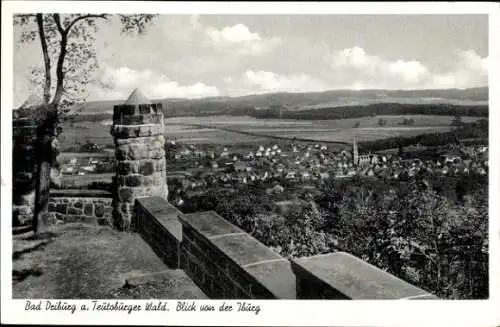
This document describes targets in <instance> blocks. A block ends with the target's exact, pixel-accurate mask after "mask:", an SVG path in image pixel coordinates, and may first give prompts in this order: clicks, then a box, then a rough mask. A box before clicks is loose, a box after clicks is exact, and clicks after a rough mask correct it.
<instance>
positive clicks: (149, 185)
mask: <svg viewBox="0 0 500 327" xmlns="http://www.w3.org/2000/svg"><path fill="white" fill-rule="evenodd" d="M139 109H140V110H139ZM156 110H157V109H156V107H154V106H152V105H145V106H116V107H115V108H114V111H115V112H114V116H113V124H114V125H113V128H112V134H113V136H114V137H115V154H116V180H115V182H116V186H117V190H116V193H115V194H114V200H113V207H114V212H113V215H114V225H115V226H116V227H118V228H119V229H122V230H128V229H133V228H134V219H133V216H134V201H135V200H136V199H137V198H141V197H145V196H159V197H163V198H167V196H168V188H167V178H166V159H165V149H164V145H165V138H164V137H163V135H162V133H163V116H162V114H161V111H156ZM139 112H140V114H139ZM148 112H149V113H148Z"/></svg>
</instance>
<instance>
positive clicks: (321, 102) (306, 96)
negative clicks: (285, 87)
mask: <svg viewBox="0 0 500 327" xmlns="http://www.w3.org/2000/svg"><path fill="white" fill-rule="evenodd" d="M124 101H125V99H123V100H109V101H90V102H87V103H83V104H78V105H77V106H75V109H74V112H78V114H80V115H88V114H90V115H95V114H111V113H112V112H113V106H114V105H116V104H120V103H123V102H124ZM154 102H161V103H162V104H163V106H164V108H165V111H166V112H165V113H166V114H167V115H169V116H170V115H173V116H176V115H180V114H185V115H198V114H203V115H207V114H220V113H226V114H237V113H241V114H248V112H249V111H253V110H262V109H269V108H270V107H271V108H273V107H274V108H282V109H283V110H286V111H299V110H310V109H321V108H335V107H349V106H364V105H370V104H376V103H401V104H452V105H487V103H488V88H487V87H481V88H471V89H464V90H459V89H443V90H409V91H405V90H360V91H354V90H333V91H325V92H307V93H285V92H282V93H267V94H258V95H246V96H240V97H212V98H203V99H172V98H165V99H159V100H154Z"/></svg>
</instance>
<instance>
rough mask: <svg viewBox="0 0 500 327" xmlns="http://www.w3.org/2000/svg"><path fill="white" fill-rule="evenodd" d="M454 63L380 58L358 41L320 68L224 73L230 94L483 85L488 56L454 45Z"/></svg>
mask: <svg viewBox="0 0 500 327" xmlns="http://www.w3.org/2000/svg"><path fill="white" fill-rule="evenodd" d="M451 60H452V61H453V64H452V65H451V66H450V67H449V68H448V69H446V70H443V71H435V70H434V71H433V70H431V69H430V68H429V67H427V66H425V65H424V64H422V63H421V62H419V61H417V60H403V59H397V60H393V61H390V60H385V59H383V58H381V57H380V56H375V55H370V54H368V53H366V52H365V51H364V50H363V49H362V48H360V47H354V48H347V49H343V50H338V51H335V52H333V53H330V54H329V56H328V57H327V63H328V65H325V66H324V67H323V68H324V69H323V71H322V72H321V73H319V74H314V73H306V72H300V73H282V74H279V73H276V72H272V71H269V70H246V71H245V72H244V73H243V74H241V75H240V76H239V77H236V78H235V77H232V76H226V77H225V78H224V79H223V81H224V83H225V85H226V86H225V88H224V90H225V92H228V93H231V95H243V94H250V93H271V92H321V91H326V90H333V89H351V90H362V89H440V88H467V87H477V86H485V85H487V78H488V68H487V62H488V58H481V57H480V56H479V55H477V53H475V52H474V51H471V50H468V51H455V52H453V54H452V58H451Z"/></svg>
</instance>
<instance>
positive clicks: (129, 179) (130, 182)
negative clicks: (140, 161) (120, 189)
mask: <svg viewBox="0 0 500 327" xmlns="http://www.w3.org/2000/svg"><path fill="white" fill-rule="evenodd" d="M142 184H143V176H141V175H136V174H133V175H128V176H125V185H126V186H130V187H135V186H141V185H142Z"/></svg>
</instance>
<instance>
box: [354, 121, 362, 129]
mask: <svg viewBox="0 0 500 327" xmlns="http://www.w3.org/2000/svg"><path fill="white" fill-rule="evenodd" d="M360 125H361V123H360V122H359V121H357V122H356V123H355V124H354V126H353V127H354V128H358V127H359V126H360Z"/></svg>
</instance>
